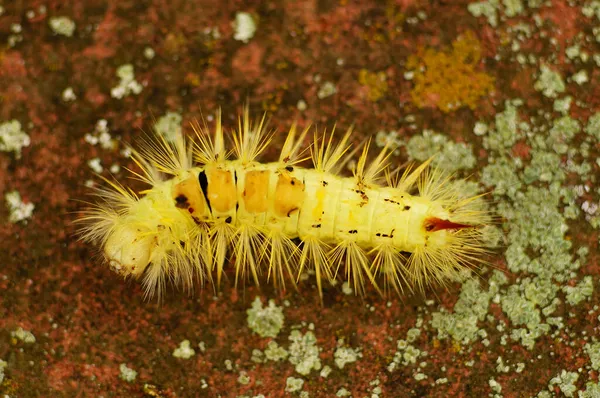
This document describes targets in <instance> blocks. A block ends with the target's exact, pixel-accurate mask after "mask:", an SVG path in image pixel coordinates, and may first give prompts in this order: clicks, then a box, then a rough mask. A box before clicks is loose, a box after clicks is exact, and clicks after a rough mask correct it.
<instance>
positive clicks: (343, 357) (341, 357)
mask: <svg viewBox="0 0 600 398" xmlns="http://www.w3.org/2000/svg"><path fill="white" fill-rule="evenodd" d="M360 355H361V354H360V352H359V351H358V350H355V349H353V348H351V347H346V346H344V340H343V339H340V340H339V341H338V347H337V349H336V350H335V352H334V354H333V356H334V358H335V364H336V366H337V367H338V368H340V369H343V368H344V366H346V365H347V364H349V363H352V362H356V360H357V359H358V357H359V356H360Z"/></svg>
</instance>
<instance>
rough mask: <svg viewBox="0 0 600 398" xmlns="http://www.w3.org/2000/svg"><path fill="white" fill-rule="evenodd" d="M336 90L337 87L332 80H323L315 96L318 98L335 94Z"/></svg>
mask: <svg viewBox="0 0 600 398" xmlns="http://www.w3.org/2000/svg"><path fill="white" fill-rule="evenodd" d="M336 92H337V88H336V87H335V84H334V83H333V82H325V83H323V84H322V85H321V87H320V88H319V91H318V92H317V97H319V99H323V98H327V97H329V96H331V95H333V94H335V93H336Z"/></svg>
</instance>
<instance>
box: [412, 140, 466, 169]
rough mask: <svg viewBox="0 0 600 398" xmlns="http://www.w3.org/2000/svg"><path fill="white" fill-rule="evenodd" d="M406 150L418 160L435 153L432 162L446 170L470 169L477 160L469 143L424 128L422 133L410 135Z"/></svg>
mask: <svg viewBox="0 0 600 398" xmlns="http://www.w3.org/2000/svg"><path fill="white" fill-rule="evenodd" d="M406 150H407V151H408V155H409V156H410V157H411V158H413V159H417V160H420V161H425V160H427V159H429V158H430V157H432V156H433V155H436V156H435V158H434V159H433V163H434V164H435V165H436V166H439V167H440V168H441V169H443V170H446V171H448V172H453V171H456V170H461V169H471V168H473V167H475V164H476V162H477V161H476V159H475V156H473V148H472V146H471V145H470V144H465V143H456V142H453V141H451V140H450V139H449V138H448V137H446V136H444V135H442V134H437V133H434V132H433V131H431V130H425V131H423V134H422V135H416V136H414V137H412V138H411V139H410V140H409V142H408V144H407V145H406Z"/></svg>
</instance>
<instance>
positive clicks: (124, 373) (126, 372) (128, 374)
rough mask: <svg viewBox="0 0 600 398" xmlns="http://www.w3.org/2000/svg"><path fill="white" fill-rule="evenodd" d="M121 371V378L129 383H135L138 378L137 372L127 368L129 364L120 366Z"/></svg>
mask: <svg viewBox="0 0 600 398" xmlns="http://www.w3.org/2000/svg"><path fill="white" fill-rule="evenodd" d="M119 371H120V372H121V373H120V374H119V378H121V380H124V381H126V382H128V383H133V382H134V381H135V378H136V377H137V372H136V371H135V370H133V369H131V368H129V367H127V364H124V363H122V364H121V365H119Z"/></svg>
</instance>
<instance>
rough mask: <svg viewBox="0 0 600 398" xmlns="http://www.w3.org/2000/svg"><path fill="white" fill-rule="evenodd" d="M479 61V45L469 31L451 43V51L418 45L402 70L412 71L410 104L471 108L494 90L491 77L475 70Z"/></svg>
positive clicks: (477, 68) (444, 108)
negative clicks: (412, 82)
mask: <svg viewBox="0 0 600 398" xmlns="http://www.w3.org/2000/svg"><path fill="white" fill-rule="evenodd" d="M480 60H481V47H480V44H479V41H478V40H477V37H476V36H475V34H474V33H473V32H471V31H467V32H465V33H464V34H463V35H462V36H459V37H458V38H457V39H456V40H455V41H454V42H452V51H443V50H442V51H436V50H434V49H432V48H425V49H423V48H421V49H420V50H418V51H417V53H416V54H413V55H411V56H410V57H409V58H408V60H407V63H406V69H407V70H410V71H413V72H414V76H413V81H414V88H413V90H412V91H411V97H412V101H413V103H414V104H415V105H416V106H418V107H419V108H424V107H428V106H434V107H437V108H439V109H440V110H442V111H443V112H450V111H454V110H456V109H458V108H461V107H463V106H468V107H469V108H471V109H475V107H476V106H477V101H478V100H479V99H480V98H481V97H483V96H485V95H488V94H490V93H491V92H492V91H493V89H494V78H493V77H491V76H489V75H487V74H486V73H485V72H481V71H479V69H480V67H479V61H480Z"/></svg>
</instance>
